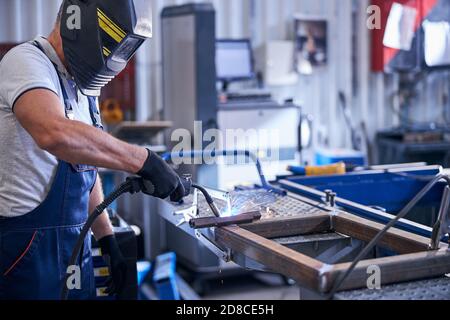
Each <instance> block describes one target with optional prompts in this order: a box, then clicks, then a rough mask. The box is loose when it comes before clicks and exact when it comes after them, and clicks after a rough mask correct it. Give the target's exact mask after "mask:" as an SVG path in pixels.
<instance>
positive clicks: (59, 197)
mask: <svg viewBox="0 0 450 320" xmlns="http://www.w3.org/2000/svg"><path fill="white" fill-rule="evenodd" d="M33 44H34V45H35V46H37V47H39V48H40V49H41V50H42V48H41V47H40V45H39V44H38V43H36V42H34V43H33ZM42 51H43V50H42ZM57 73H58V71H57ZM58 76H59V80H60V83H61V89H62V92H63V96H64V101H65V109H66V116H67V117H68V118H70V115H69V113H70V112H71V104H70V102H69V98H68V95H67V89H66V87H65V83H64V81H63V79H62V76H61V75H60V74H59V73H58ZM67 81H70V80H67ZM89 107H90V114H91V118H92V122H93V124H94V126H95V127H97V128H101V121H100V114H99V112H98V108H97V104H96V99H95V98H94V97H89ZM96 178H97V169H96V168H94V167H90V166H85V165H74V164H70V163H67V162H65V161H62V160H59V161H58V168H57V170H56V175H55V177H54V179H53V184H52V186H51V189H50V191H49V193H48V195H47V198H46V199H45V200H44V201H43V202H42V203H41V204H40V205H39V206H38V207H37V208H36V209H35V210H33V211H32V212H30V213H28V214H26V215H24V216H20V217H16V218H0V299H8V300H10V299H13V300H57V299H59V297H60V293H61V288H62V286H63V278H64V276H65V274H66V271H67V268H68V262H69V259H70V255H71V253H72V250H73V248H74V246H75V243H76V241H77V238H78V236H79V235H80V232H81V229H82V228H83V226H84V223H85V222H86V220H87V218H88V210H89V197H90V193H91V191H92V189H93V187H94V184H95V181H96ZM78 266H79V267H80V270H81V278H80V280H81V289H80V290H71V291H70V294H69V298H70V299H92V298H94V297H95V283H94V274H93V265H92V257H91V241H90V235H89V236H87V237H86V239H85V242H84V248H83V250H82V254H81V255H80V260H79V261H78Z"/></svg>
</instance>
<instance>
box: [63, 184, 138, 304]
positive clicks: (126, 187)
mask: <svg viewBox="0 0 450 320" xmlns="http://www.w3.org/2000/svg"><path fill="white" fill-rule="evenodd" d="M135 182H136V180H133V179H128V180H127V181H126V182H124V183H123V184H121V185H120V186H119V187H118V188H117V189H116V190H114V191H113V192H112V193H111V194H110V195H109V196H108V197H106V199H105V200H104V201H103V202H102V203H101V204H100V205H98V206H97V207H96V208H95V210H94V211H93V212H92V213H91V215H90V216H89V218H88V219H87V221H86V223H85V225H84V227H83V229H82V230H81V233H80V236H79V237H78V240H77V243H76V245H75V247H74V249H73V251H72V256H71V257H70V260H69V264H68V267H69V266H74V265H76V261H77V259H78V257H79V254H80V251H81V248H82V246H83V244H84V240H85V239H86V235H87V234H88V232H89V230H90V229H91V227H92V225H93V224H94V222H95V220H96V219H97V218H98V217H99V216H100V215H101V214H102V213H103V212H104V211H105V210H106V209H107V208H108V207H109V206H110V205H111V204H112V203H113V202H114V201H115V200H116V199H117V198H119V197H120V196H121V195H122V194H124V193H128V192H131V193H135V192H138V191H139V190H136V187H137V184H136V183H135ZM68 279H69V274H68V273H66V275H65V277H64V280H63V285H62V290H61V300H67V299H68V296H69V288H68V287H67V280H68Z"/></svg>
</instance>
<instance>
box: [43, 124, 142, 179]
mask: <svg viewBox="0 0 450 320" xmlns="http://www.w3.org/2000/svg"><path fill="white" fill-rule="evenodd" d="M55 132H57V134H58V137H55V142H54V143H50V144H49V146H48V147H47V148H46V149H47V151H48V152H50V153H52V154H53V155H55V156H56V157H57V158H58V159H61V160H64V161H67V162H69V163H80V164H86V165H93V166H97V167H101V168H108V169H112V170H120V171H126V172H129V173H136V172H138V171H139V170H140V169H141V168H142V165H143V164H144V162H145V160H146V159H147V156H148V152H147V150H146V149H145V148H142V147H139V146H135V145H131V144H128V143H125V142H123V141H120V140H118V139H116V138H114V137H113V136H111V135H109V134H107V133H105V132H103V131H100V130H98V129H96V128H94V127H92V126H89V125H86V124H84V123H82V122H78V121H71V120H66V121H64V122H63V123H61V128H60V129H59V130H55Z"/></svg>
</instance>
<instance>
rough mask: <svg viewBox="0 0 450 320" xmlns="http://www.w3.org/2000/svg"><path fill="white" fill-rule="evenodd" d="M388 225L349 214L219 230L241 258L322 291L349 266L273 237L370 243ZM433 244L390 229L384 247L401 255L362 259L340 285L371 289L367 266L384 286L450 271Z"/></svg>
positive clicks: (219, 238)
mask: <svg viewBox="0 0 450 320" xmlns="http://www.w3.org/2000/svg"><path fill="white" fill-rule="evenodd" d="M383 227H384V225H382V224H379V223H375V222H372V221H369V220H366V219H363V218H359V217H356V216H353V215H350V214H347V213H344V212H340V211H339V212H337V214H336V215H330V214H327V213H323V214H320V215H313V216H304V217H295V218H286V219H276V220H262V221H260V222H257V223H253V224H249V225H244V226H241V227H238V226H231V227H224V228H218V229H216V232H215V236H216V242H217V243H218V244H220V245H221V246H224V247H226V248H229V249H231V251H232V252H236V253H239V254H242V255H244V256H246V257H248V258H250V259H252V260H254V261H256V262H258V263H260V264H262V265H264V266H266V267H268V268H269V269H270V270H272V271H273V272H276V273H280V274H282V275H285V276H287V277H289V278H292V279H294V280H296V281H297V283H298V284H299V285H301V286H303V287H307V288H309V289H311V290H314V291H316V292H319V293H327V292H329V291H330V290H331V288H332V286H333V284H334V282H335V280H336V279H337V277H338V276H339V275H340V274H341V273H343V272H345V271H346V270H347V268H348V267H349V265H350V264H349V263H341V264H335V265H330V264H326V263H323V262H321V261H319V260H316V259H313V258H311V257H309V256H306V255H304V254H301V253H299V252H296V251H294V250H292V249H289V248H287V247H285V246H283V245H281V244H278V243H277V242H275V241H273V240H270V239H271V238H272V239H273V238H278V237H287V236H294V235H307V234H317V233H324V232H329V231H335V232H338V233H341V234H344V235H348V236H350V237H353V238H355V239H358V240H362V241H365V242H368V241H370V240H371V239H372V238H373V237H374V236H375V235H376V234H377V233H378V232H379V231H380V230H382V229H383ZM429 242H430V240H429V239H427V238H425V237H422V236H418V235H415V234H412V233H409V232H405V231H402V230H399V229H391V230H389V231H388V232H387V233H386V235H385V236H384V237H383V238H382V240H381V242H380V244H379V245H380V246H382V247H385V248H388V249H391V250H393V251H395V252H397V253H398V254H399V255H397V256H393V257H387V258H378V259H371V260H364V261H361V262H360V263H359V264H358V266H357V267H356V268H355V270H354V271H353V272H352V273H351V274H350V276H349V277H348V278H347V280H346V281H344V283H343V284H342V286H341V290H349V289H359V288H365V287H366V286H367V278H368V274H367V268H368V267H369V266H371V265H376V266H378V267H379V268H380V270H381V274H382V276H381V282H382V284H383V285H387V284H392V283H398V282H404V281H412V280H421V279H424V278H430V277H435V276H442V275H444V274H447V273H450V251H448V250H447V249H448V248H447V247H448V246H447V245H445V244H441V247H440V248H439V250H436V251H429V247H428V245H429Z"/></svg>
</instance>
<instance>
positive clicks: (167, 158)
mask: <svg viewBox="0 0 450 320" xmlns="http://www.w3.org/2000/svg"><path fill="white" fill-rule="evenodd" d="M205 155H207V156H210V157H213V158H214V157H217V156H223V157H231V156H233V157H237V156H245V157H246V158H248V159H250V160H252V161H253V162H254V163H255V166H256V170H257V171H258V176H259V179H260V181H261V186H262V187H263V188H264V189H266V190H269V191H272V192H275V193H278V194H280V195H286V191H284V190H282V189H278V188H275V187H273V186H271V185H270V184H269V183H268V182H267V179H266V176H265V175H264V172H263V170H262V166H261V161H260V160H259V158H258V157H257V156H256V155H255V154H254V153H252V152H250V151H247V150H245V151H244V150H218V151H216V150H212V151H202V150H191V151H180V152H179V153H177V152H172V153H171V152H168V153H165V154H163V155H162V158H163V159H164V160H165V161H167V162H169V161H172V160H173V159H174V158H185V157H190V158H198V157H204V156H205Z"/></svg>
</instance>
